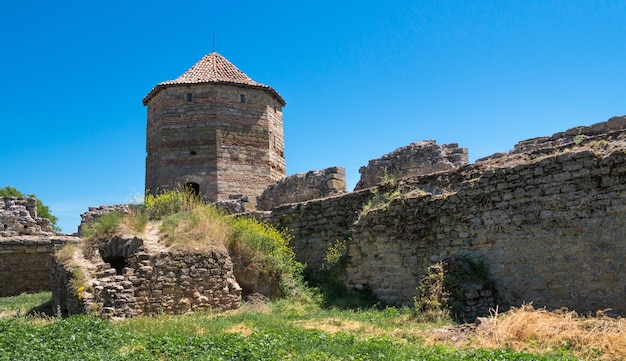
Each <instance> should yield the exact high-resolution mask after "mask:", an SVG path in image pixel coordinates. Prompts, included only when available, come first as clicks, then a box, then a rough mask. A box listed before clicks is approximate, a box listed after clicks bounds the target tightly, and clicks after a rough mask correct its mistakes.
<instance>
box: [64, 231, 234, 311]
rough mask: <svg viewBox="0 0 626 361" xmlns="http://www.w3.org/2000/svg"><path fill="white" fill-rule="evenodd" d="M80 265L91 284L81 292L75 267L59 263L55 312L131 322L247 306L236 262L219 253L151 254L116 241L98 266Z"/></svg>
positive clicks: (132, 241) (139, 244)
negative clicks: (75, 282)
mask: <svg viewBox="0 0 626 361" xmlns="http://www.w3.org/2000/svg"><path fill="white" fill-rule="evenodd" d="M81 254H82V253H81V252H78V256H75V259H81ZM73 262H76V261H75V260H74V261H73ZM80 263H81V264H83V265H87V266H83V267H82V270H83V272H84V274H87V275H90V277H91V279H90V280H89V281H88V282H87V284H86V285H85V286H84V288H83V289H81V290H77V289H75V288H73V287H72V281H71V280H72V279H73V278H74V277H75V274H74V273H73V271H72V270H71V269H72V267H71V266H68V262H67V261H65V262H62V261H59V260H58V259H55V263H54V267H53V272H52V284H53V287H52V300H53V308H54V309H55V310H56V309H57V308H58V309H60V310H61V313H62V314H63V315H71V314H78V313H85V312H91V313H95V314H98V315H100V316H102V317H105V318H125V317H133V316H139V315H158V314H160V313H168V314H182V313H186V312H191V311H197V310H210V311H224V310H230V309H236V308H238V307H239V303H240V301H241V288H240V287H239V285H238V284H237V282H236V280H235V277H234V275H233V266H232V262H231V260H230V257H229V256H228V254H227V253H226V252H221V251H218V250H215V251H204V252H201V251H196V252H191V251H188V252H172V251H159V252H154V251H152V252H150V251H149V250H147V249H146V248H145V247H144V243H143V240H141V239H139V238H136V237H131V238H125V237H114V238H113V239H111V240H110V241H109V242H107V243H106V244H105V245H103V246H101V247H100V248H99V250H98V254H97V255H95V256H94V257H93V259H92V260H90V261H86V260H83V261H81V262H80Z"/></svg>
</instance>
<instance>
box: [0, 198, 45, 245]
mask: <svg viewBox="0 0 626 361" xmlns="http://www.w3.org/2000/svg"><path fill="white" fill-rule="evenodd" d="M53 234H54V230H53V229H52V225H51V224H50V220H48V219H45V218H39V217H37V200H36V199H34V198H16V197H1V198H0V237H11V236H24V235H34V236H49V235H53Z"/></svg>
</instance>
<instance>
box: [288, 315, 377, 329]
mask: <svg viewBox="0 0 626 361" xmlns="http://www.w3.org/2000/svg"><path fill="white" fill-rule="evenodd" d="M293 325H294V326H296V327H301V328H304V329H307V330H312V329H314V330H320V331H324V332H328V333H337V332H349V333H352V332H354V331H362V330H363V329H365V325H363V324H362V323H361V322H357V321H352V320H342V319H339V318H335V317H331V318H324V319H314V320H300V321H294V322H293Z"/></svg>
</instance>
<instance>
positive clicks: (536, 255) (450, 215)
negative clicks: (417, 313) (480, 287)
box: [270, 117, 626, 314]
mask: <svg viewBox="0 0 626 361" xmlns="http://www.w3.org/2000/svg"><path fill="white" fill-rule="evenodd" d="M624 120H626V118H624V117H618V118H612V119H611V120H610V121H609V122H606V123H604V124H601V125H594V126H592V127H584V128H576V131H567V132H564V133H559V134H557V135H555V136H554V139H552V140H550V142H551V143H549V145H547V144H546V142H538V143H536V144H537V146H534V147H532V146H531V147H528V148H527V149H526V151H525V152H511V153H510V154H499V155H495V156H494V157H490V158H488V159H486V160H483V161H481V162H478V163H476V164H473V165H469V166H465V167H462V168H460V169H458V170H456V171H451V172H444V173H438V174H434V175H428V176H414V177H409V178H407V179H406V180H404V181H402V182H398V185H397V188H396V189H388V188H385V187H383V186H381V187H379V188H378V189H372V190H368V191H361V192H355V193H350V194H347V195H345V196H341V197H334V198H329V199H323V200H316V201H309V202H306V203H303V204H297V205H289V206H285V207H280V208H279V209H277V210H275V211H273V212H272V215H271V217H270V218H271V219H273V220H274V221H275V222H276V223H279V224H280V225H281V226H285V227H288V228H289V229H293V230H294V233H293V234H294V240H293V244H294V247H295V249H296V253H297V255H298V258H299V260H300V261H303V262H306V263H307V264H309V265H310V266H313V267H317V266H318V265H320V264H321V262H322V260H323V255H324V254H325V248H327V246H328V245H330V244H332V243H333V242H334V240H335V239H337V238H341V237H342V236H344V237H347V238H348V237H349V238H348V239H349V242H348V245H349V256H350V260H349V265H348V268H347V270H346V274H345V277H346V283H347V286H348V287H349V288H351V289H360V290H366V291H369V292H371V293H373V294H374V295H375V296H377V297H379V298H380V299H382V300H384V301H386V302H390V303H410V302H412V300H413V296H414V295H415V287H416V286H417V284H418V280H419V278H420V277H421V276H422V275H423V274H424V272H425V271H426V269H427V267H428V266H430V265H432V264H433V263H435V262H438V261H440V260H442V259H443V258H445V257H449V256H457V255H465V256H467V257H469V258H471V259H475V260H481V261H483V262H484V263H485V264H486V266H487V267H488V269H489V272H490V274H491V276H492V278H493V280H494V281H495V288H496V291H497V297H498V302H499V304H500V306H501V309H506V307H507V306H510V305H519V304H521V303H523V302H533V304H534V305H535V306H538V307H541V306H547V307H550V308H559V307H569V308H571V309H575V310H577V311H580V312H585V311H596V310H598V309H605V308H612V309H613V312H615V313H619V314H626V304H624V302H623V300H624V298H625V297H626V280H625V279H624V278H623V277H622V275H621V273H622V271H623V270H624V269H625V267H626V241H625V240H626V228H625V227H624V224H625V222H626V152H625V150H626V142H625V139H626V136H625V134H624V127H623V126H622V125H623V124H624ZM580 129H582V130H580ZM597 129H604V130H603V131H600V132H595V133H594V132H592V131H591V130H594V131H595V130H597ZM586 130H589V132H587V133H586ZM574 133H575V134H574ZM549 138H550V137H549ZM557 138H558V139H557ZM526 145H528V143H526ZM386 187H388V185H387V186H386ZM395 190H400V191H401V192H402V193H403V194H402V196H400V197H399V198H398V199H396V200H393V201H391V202H387V203H382V204H377V205H372V204H370V205H368V207H369V210H368V211H366V212H360V210H363V209H364V208H367V207H365V205H366V204H367V202H368V200H369V199H373V198H374V197H373V196H374V195H375V194H376V193H378V194H381V193H386V192H389V193H391V192H393V191H395ZM329 214H333V216H329ZM326 223H327V224H328V226H327V227H325V226H324V224H326Z"/></svg>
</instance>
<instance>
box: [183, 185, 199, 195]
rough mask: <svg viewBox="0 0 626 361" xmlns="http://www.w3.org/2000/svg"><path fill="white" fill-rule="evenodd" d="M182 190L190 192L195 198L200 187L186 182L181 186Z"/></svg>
mask: <svg viewBox="0 0 626 361" xmlns="http://www.w3.org/2000/svg"><path fill="white" fill-rule="evenodd" d="M183 190H185V191H187V192H190V193H191V194H193V195H194V196H195V197H198V196H200V185H199V184H198V183H194V182H187V183H185V184H183Z"/></svg>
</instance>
